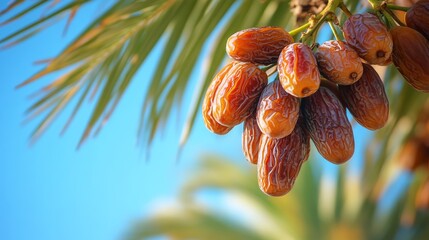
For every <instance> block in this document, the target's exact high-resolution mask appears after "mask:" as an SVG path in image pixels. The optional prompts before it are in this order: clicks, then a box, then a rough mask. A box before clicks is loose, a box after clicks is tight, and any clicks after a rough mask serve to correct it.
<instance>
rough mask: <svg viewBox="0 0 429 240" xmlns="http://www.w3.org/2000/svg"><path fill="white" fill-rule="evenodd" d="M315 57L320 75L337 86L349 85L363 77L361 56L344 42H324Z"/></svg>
mask: <svg viewBox="0 0 429 240" xmlns="http://www.w3.org/2000/svg"><path fill="white" fill-rule="evenodd" d="M315 56H316V59H317V65H318V66H319V71H320V73H321V74H322V75H323V76H325V77H326V78H327V79H328V80H330V81H332V82H334V83H336V84H341V85H349V84H352V83H354V82H356V81H357V80H359V79H360V77H361V76H362V71H363V69H362V62H361V60H360V58H359V55H358V54H357V53H356V51H355V50H353V48H351V47H350V46H348V45H347V44H346V43H345V42H343V41H338V40H330V41H326V42H324V43H323V44H321V45H320V46H319V47H318V49H317V52H316V53H315Z"/></svg>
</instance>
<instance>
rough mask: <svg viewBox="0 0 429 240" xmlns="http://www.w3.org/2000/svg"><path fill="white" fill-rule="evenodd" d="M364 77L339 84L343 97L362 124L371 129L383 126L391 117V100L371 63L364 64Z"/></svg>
mask: <svg viewBox="0 0 429 240" xmlns="http://www.w3.org/2000/svg"><path fill="white" fill-rule="evenodd" d="M363 69H364V70H363V75H362V78H361V79H360V80H359V81H357V82H355V83H353V84H352V85H348V86H339V87H338V89H339V90H340V94H341V98H342V99H343V100H344V102H345V103H346V106H347V108H348V109H349V110H350V113H351V114H352V115H353V117H354V118H355V119H356V121H357V122H358V123H360V125H362V126H364V127H365V128H367V129H370V130H376V129H379V128H382V127H383V126H384V125H385V124H386V122H387V120H388V118H389V100H388V98H387V95H386V92H385V90H384V84H383V81H381V79H380V76H378V74H377V72H376V71H375V70H374V68H373V67H371V65H368V64H365V63H364V64H363Z"/></svg>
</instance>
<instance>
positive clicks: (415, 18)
mask: <svg viewBox="0 0 429 240" xmlns="http://www.w3.org/2000/svg"><path fill="white" fill-rule="evenodd" d="M405 21H406V23H407V26H408V27H410V28H412V29H414V30H417V31H418V32H419V33H421V34H422V35H423V36H424V37H425V38H426V39H427V40H429V1H428V0H420V1H418V2H417V3H416V4H414V5H413V6H411V8H410V9H408V11H407V14H406V15H405Z"/></svg>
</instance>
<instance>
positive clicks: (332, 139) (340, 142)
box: [301, 87, 355, 164]
mask: <svg viewBox="0 0 429 240" xmlns="http://www.w3.org/2000/svg"><path fill="white" fill-rule="evenodd" d="M301 109H302V112H303V115H304V120H305V121H304V122H305V126H306V130H307V131H308V133H309V134H310V137H311V139H312V140H313V142H314V145H315V146H316V148H317V150H318V151H319V153H320V154H321V155H322V156H323V157H324V158H325V159H327V160H329V161H330V162H332V163H336V164H340V163H344V162H346V161H347V160H349V159H350V158H351V157H352V155H353V152H354V146H355V143H354V137H353V130H352V126H351V125H350V123H349V121H348V119H347V116H346V114H345V111H344V108H343V106H342V105H341V102H340V100H339V99H338V98H337V97H336V96H335V94H334V93H332V92H331V91H330V90H329V89H328V88H325V87H320V89H319V91H317V92H316V93H315V94H313V95H311V96H310V97H308V98H304V99H303V101H302V107H301Z"/></svg>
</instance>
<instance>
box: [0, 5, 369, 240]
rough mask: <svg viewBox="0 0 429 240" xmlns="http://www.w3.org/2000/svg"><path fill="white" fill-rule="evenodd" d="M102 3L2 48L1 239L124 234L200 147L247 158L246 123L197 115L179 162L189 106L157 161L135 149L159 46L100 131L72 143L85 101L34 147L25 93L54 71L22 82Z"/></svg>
mask: <svg viewBox="0 0 429 240" xmlns="http://www.w3.org/2000/svg"><path fill="white" fill-rule="evenodd" d="M5 2H7V1H3V2H2V3H1V4H0V9H3V8H4V7H5V6H6V4H5ZM102 2H103V1H94V2H93V3H91V4H89V5H88V6H87V7H85V8H83V9H81V11H80V12H79V13H78V15H77V16H76V18H75V20H74V21H73V23H72V25H71V26H70V29H69V31H68V33H67V35H66V36H63V35H62V32H63V29H64V26H65V21H60V22H59V23H58V24H56V25H54V26H52V27H50V28H48V29H47V30H45V31H44V32H42V33H41V34H39V35H37V36H35V37H34V38H32V39H31V40H29V41H26V42H24V43H22V44H20V45H19V46H16V47H13V48H9V49H6V50H2V51H0V72H1V77H0V79H1V81H0V106H1V109H0V123H1V124H0V134H1V135H0V136H1V142H0V154H1V155H0V192H1V197H0V212H1V213H2V214H1V215H0V236H1V239H8V240H9V239H11V240H12V239H13V240H18V239H19V240H20V239H45V240H51V239H52V240H54V239H83V240H84V239H117V238H118V237H119V236H121V235H122V234H123V232H124V231H125V230H127V229H128V227H129V226H130V224H131V223H132V222H133V221H134V220H136V219H138V218H140V217H142V216H144V215H145V214H146V213H147V212H148V211H149V210H150V208H151V206H153V205H154V204H156V203H157V202H159V201H160V200H163V199H168V198H173V197H174V196H175V194H176V192H177V187H178V186H179V185H180V183H181V182H182V181H183V180H184V179H185V178H186V176H187V174H189V169H190V168H192V167H193V166H194V165H195V164H197V163H198V160H199V156H201V154H203V153H205V152H217V153H222V154H223V155H226V156H228V157H230V158H232V159H235V160H237V161H244V157H243V155H242V153H241V126H238V127H236V128H235V129H234V130H233V131H232V132H230V134H228V135H227V136H216V135H214V134H211V133H210V132H209V131H208V130H206V129H205V127H204V125H203V124H202V121H201V118H199V119H197V124H196V126H195V130H194V132H193V134H192V136H191V138H190V140H189V143H188V145H187V146H186V148H185V150H184V152H183V154H182V158H181V162H180V163H179V164H178V165H176V164H175V156H176V152H177V145H178V141H179V137H180V127H181V126H182V124H183V122H184V118H185V117H186V110H187V107H188V105H187V104H184V106H183V107H182V110H181V112H180V114H179V115H180V116H181V117H180V118H176V117H173V118H172V119H171V121H170V122H169V124H167V126H168V127H167V129H165V133H164V134H163V136H162V137H159V138H157V139H156V141H155V143H154V144H153V146H152V149H151V150H152V151H151V159H150V161H146V160H147V159H145V158H144V157H145V150H142V149H141V148H139V147H137V146H136V132H137V127H138V120H139V114H140V107H141V102H142V97H143V94H144V92H145V91H144V87H145V81H144V79H145V78H146V79H147V77H148V76H147V75H146V74H148V72H151V69H150V68H148V66H151V65H153V64H155V63H156V62H155V60H156V59H157V56H158V55H159V53H160V51H161V50H162V49H161V48H160V46H158V47H157V49H156V50H155V51H154V52H153V54H152V58H151V59H150V61H149V62H148V63H147V64H146V65H145V68H143V69H142V70H141V71H139V74H138V75H137V76H136V81H134V82H133V83H132V85H131V87H130V89H129V90H128V92H127V94H126V95H125V96H124V98H123V100H122V101H121V103H120V104H119V106H118V108H117V110H116V112H115V113H114V115H113V116H112V118H111V120H110V121H109V122H108V123H107V124H106V126H105V128H104V129H103V131H102V132H101V133H100V134H99V136H98V137H97V138H95V139H90V140H89V141H87V142H86V144H85V145H84V146H83V147H82V148H81V149H80V150H79V151H76V150H75V147H76V144H77V143H78V141H79V138H80V136H81V133H82V131H83V127H84V124H85V123H86V122H87V121H88V117H89V115H88V113H90V111H91V110H92V106H93V105H92V104H90V103H87V104H84V106H83V109H82V111H81V113H80V114H79V115H78V116H77V117H76V120H75V121H74V123H73V124H72V125H71V126H70V128H69V130H68V132H67V133H66V134H65V135H64V136H59V133H60V131H61V128H62V124H64V122H65V120H66V119H67V114H63V115H61V116H60V117H59V118H58V119H57V121H56V122H55V123H54V124H53V126H52V127H51V128H50V129H49V130H48V131H47V132H46V133H45V135H43V136H42V138H41V139H40V140H39V141H38V142H37V143H36V144H35V145H33V146H29V141H28V140H29V136H30V134H31V132H32V130H33V129H34V127H35V126H36V124H37V119H36V121H32V122H30V123H28V124H25V125H23V124H22V122H23V120H24V117H25V114H24V113H25V110H26V108H27V107H28V106H29V105H30V103H31V102H32V100H31V99H29V98H28V97H29V96H30V95H31V94H32V93H34V92H35V91H36V90H38V89H39V88H40V87H41V86H43V85H45V84H46V83H49V82H50V81H52V80H53V79H54V78H55V76H48V77H46V78H43V79H42V80H41V81H40V82H37V83H35V84H32V85H29V86H28V87H24V88H22V89H19V90H16V89H15V86H16V85H17V84H18V83H20V82H22V81H24V80H25V79H26V78H28V77H29V76H31V75H32V74H34V73H35V72H36V71H37V70H39V69H40V68H41V67H42V66H40V65H35V64H34V62H35V61H37V60H41V59H47V58H50V57H53V56H55V55H56V54H57V53H58V52H59V51H60V50H61V49H62V48H63V47H64V46H65V45H66V44H67V43H69V42H70V41H72V40H73V38H74V36H76V34H78V33H79V32H80V31H81V30H82V29H83V28H84V27H85V26H86V24H87V23H88V22H89V21H90V20H91V17H92V16H94V15H96V14H98V13H99V12H100V10H99V8H100V7H101V8H103V6H102V5H101V3H102ZM8 16H10V15H8ZM38 17H40V15H38V14H33V15H32V16H28V17H27V19H23V20H20V21H17V22H16V23H13V24H10V25H7V26H5V27H2V29H1V32H0V37H2V36H4V35H5V34H7V33H11V32H13V31H14V30H16V29H17V28H18V27H20V26H22V24H23V23H25V22H28V20H29V19H31V18H33V19H34V18H38ZM4 19H5V18H0V20H4ZM206 50H208V49H206ZM197 69H198V68H197ZM198 75H199V73H198V72H196V73H194V74H193V83H195V84H197V80H198ZM137 79H139V80H137ZM191 95H192V92H189V93H187V94H186V101H185V103H189V102H190V98H191ZM68 110H69V111H70V109H68ZM176 111H178V110H176ZM66 113H67V111H66ZM355 133H356V134H357V137H356V139H357V141H358V142H359V141H362V142H361V144H360V145H362V143H364V141H363V138H362V136H367V133H368V132H367V131H362V130H359V131H357V132H356V131H355ZM358 152H359V151H357V154H355V156H354V159H357V160H355V162H356V164H357V165H359V162H360V161H358V160H359V159H361V158H362V155H361V154H359V153H358ZM321 164H322V167H324V168H325V169H328V170H327V171H332V172H335V169H336V167H335V166H333V165H332V164H329V163H325V162H321ZM255 184H256V181H255Z"/></svg>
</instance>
